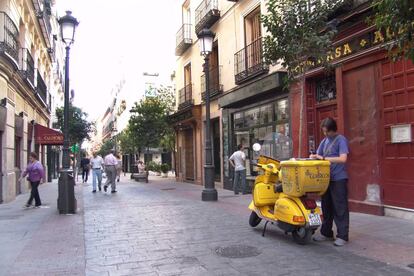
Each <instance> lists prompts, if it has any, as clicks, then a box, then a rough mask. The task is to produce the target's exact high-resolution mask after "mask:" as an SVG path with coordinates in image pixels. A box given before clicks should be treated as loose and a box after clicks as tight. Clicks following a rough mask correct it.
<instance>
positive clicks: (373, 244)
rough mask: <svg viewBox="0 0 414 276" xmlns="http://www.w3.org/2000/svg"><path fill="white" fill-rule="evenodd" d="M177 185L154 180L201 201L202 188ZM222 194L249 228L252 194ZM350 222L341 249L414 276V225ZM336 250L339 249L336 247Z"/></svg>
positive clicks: (365, 219)
mask: <svg viewBox="0 0 414 276" xmlns="http://www.w3.org/2000/svg"><path fill="white" fill-rule="evenodd" d="M169 182H172V183H169ZM174 182H175V180H174V179H173V178H170V179H169V181H166V180H164V179H161V178H159V177H153V178H152V179H151V181H150V185H151V186H152V187H154V188H158V189H161V190H162V189H165V187H170V188H172V189H174V190H172V192H174V193H179V194H180V195H181V196H183V197H186V198H192V199H198V198H200V195H201V190H202V187H200V186H198V185H193V184H189V183H179V182H175V183H174ZM218 194H219V199H218V202H217V203H215V204H217V205H221V206H222V207H223V208H225V209H226V210H228V211H231V212H233V213H234V214H237V215H240V214H243V215H244V217H245V219H246V225H247V223H248V219H249V215H250V210H248V208H247V207H248V205H249V203H250V201H251V199H252V197H251V195H245V196H235V195H234V194H233V192H232V191H229V190H223V189H218ZM350 220H351V225H350V243H348V244H347V245H346V246H345V247H343V248H341V249H339V250H344V251H347V252H350V253H353V254H356V255H359V256H361V257H366V258H369V259H373V260H377V261H380V262H384V263H387V264H390V265H394V266H398V267H401V268H404V269H407V268H408V271H411V272H412V273H413V274H414V222H412V221H410V220H404V219H399V218H393V217H385V216H373V215H368V214H361V213H351V218H350ZM259 227H260V226H259ZM261 227H263V224H261ZM261 227H260V229H262V228H261ZM270 229H272V230H271V231H281V230H279V229H278V228H277V227H273V226H271V225H269V227H268V230H270ZM252 234H254V233H252ZM322 245H323V246H326V247H328V248H331V247H332V246H331V244H329V243H327V244H326V243H325V244H322ZM332 250H338V249H337V248H332ZM408 266H410V267H412V268H410V267H408Z"/></svg>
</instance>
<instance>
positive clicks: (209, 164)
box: [197, 29, 217, 201]
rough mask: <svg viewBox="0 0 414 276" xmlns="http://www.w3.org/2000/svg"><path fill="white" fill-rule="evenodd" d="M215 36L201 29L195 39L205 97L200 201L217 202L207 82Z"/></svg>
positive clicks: (209, 31) (208, 81)
mask: <svg viewBox="0 0 414 276" xmlns="http://www.w3.org/2000/svg"><path fill="white" fill-rule="evenodd" d="M214 36H215V34H214V33H213V32H212V31H211V30H209V29H203V30H201V32H200V33H198V35H197V37H198V38H199V42H200V53H201V55H202V56H204V75H205V78H206V80H205V83H206V84H205V89H206V92H205V95H206V99H205V102H206V128H205V129H206V131H205V140H204V150H205V157H204V190H203V192H202V193H201V200H202V201H217V190H216V189H215V187H214V164H213V148H212V146H211V133H210V85H209V84H210V80H209V77H210V76H209V58H210V53H211V51H212V48H213V39H214Z"/></svg>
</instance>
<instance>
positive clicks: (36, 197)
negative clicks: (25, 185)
mask: <svg viewBox="0 0 414 276" xmlns="http://www.w3.org/2000/svg"><path fill="white" fill-rule="evenodd" d="M39 184H40V181H36V182H30V185H31V186H32V190H31V192H30V198H29V201H27V204H28V205H32V202H33V199H34V200H35V205H36V206H40V205H42V202H41V201H40V196H39V190H38V189H37V188H38V187H39Z"/></svg>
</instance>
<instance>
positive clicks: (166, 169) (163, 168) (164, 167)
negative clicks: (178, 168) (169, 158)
mask: <svg viewBox="0 0 414 276" xmlns="http://www.w3.org/2000/svg"><path fill="white" fill-rule="evenodd" d="M169 170H170V165H168V164H167V163H164V164H161V172H162V177H168V172H169Z"/></svg>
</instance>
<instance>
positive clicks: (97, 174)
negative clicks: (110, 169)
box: [91, 152, 104, 193]
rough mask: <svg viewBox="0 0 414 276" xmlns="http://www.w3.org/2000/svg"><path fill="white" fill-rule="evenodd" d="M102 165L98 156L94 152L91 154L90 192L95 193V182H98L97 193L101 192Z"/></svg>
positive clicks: (101, 160)
mask: <svg viewBox="0 0 414 276" xmlns="http://www.w3.org/2000/svg"><path fill="white" fill-rule="evenodd" d="M103 164H104V160H103V158H102V157H101V156H100V155H98V154H97V153H96V152H95V153H94V154H93V158H92V159H91V167H92V176H93V179H92V189H93V190H92V192H93V193H96V180H98V188H99V191H101V190H102V187H101V184H102V166H103Z"/></svg>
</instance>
